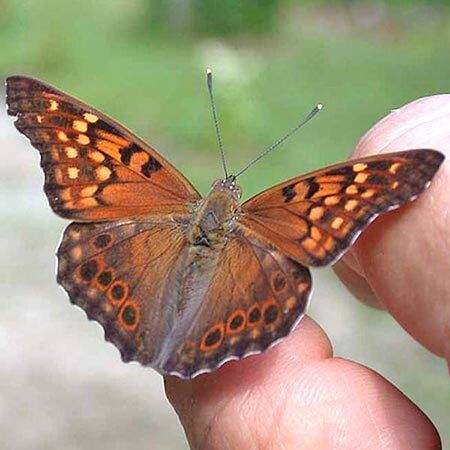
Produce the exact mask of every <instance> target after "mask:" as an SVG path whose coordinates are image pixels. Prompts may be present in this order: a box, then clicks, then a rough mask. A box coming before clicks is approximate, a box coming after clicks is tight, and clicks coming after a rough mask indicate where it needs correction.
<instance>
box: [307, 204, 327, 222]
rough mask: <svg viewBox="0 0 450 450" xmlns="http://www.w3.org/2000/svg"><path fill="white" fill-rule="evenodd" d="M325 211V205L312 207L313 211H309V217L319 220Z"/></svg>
mask: <svg viewBox="0 0 450 450" xmlns="http://www.w3.org/2000/svg"><path fill="white" fill-rule="evenodd" d="M324 212H325V209H324V208H323V206H315V207H314V208H311V211H310V212H309V218H310V219H311V220H319V219H320V218H322V216H323V213H324Z"/></svg>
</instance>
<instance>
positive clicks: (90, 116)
mask: <svg viewBox="0 0 450 450" xmlns="http://www.w3.org/2000/svg"><path fill="white" fill-rule="evenodd" d="M83 118H84V120H86V121H87V122H89V123H95V122H97V121H98V117H97V116H96V115H95V114H92V113H84V114H83Z"/></svg>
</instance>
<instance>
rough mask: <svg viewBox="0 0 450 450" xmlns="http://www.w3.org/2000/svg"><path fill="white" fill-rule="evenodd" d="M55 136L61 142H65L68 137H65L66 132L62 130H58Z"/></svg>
mask: <svg viewBox="0 0 450 450" xmlns="http://www.w3.org/2000/svg"><path fill="white" fill-rule="evenodd" d="M57 136H58V139H59V140H60V141H61V142H67V141H68V140H69V138H68V137H67V134H66V133H64V131H58V134H57Z"/></svg>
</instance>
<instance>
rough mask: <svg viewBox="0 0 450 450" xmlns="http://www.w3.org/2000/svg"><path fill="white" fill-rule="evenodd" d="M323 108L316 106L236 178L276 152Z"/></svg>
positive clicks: (319, 105) (320, 105)
mask: <svg viewBox="0 0 450 450" xmlns="http://www.w3.org/2000/svg"><path fill="white" fill-rule="evenodd" d="M322 108H323V105H322V104H320V103H319V104H318V105H316V106H315V107H314V108H313V109H312V110H311V111H310V113H309V114H308V115H307V116H306V117H305V118H304V119H303V120H302V121H301V122H300V123H299V124H297V125H296V126H295V127H294V128H292V130H291V131H289V132H288V133H287V134H286V135H284V136H283V137H282V138H281V139H278V141H275V142H274V143H273V144H272V145H269V146H268V147H267V148H265V149H264V150H263V151H262V152H261V153H260V154H259V155H258V156H257V157H256V158H255V159H252V160H251V161H250V162H249V163H248V164H247V165H246V166H245V167H243V168H242V169H241V170H240V171H239V172H238V173H237V174H236V175H235V178H237V177H238V176H240V175H242V174H243V173H244V172H245V171H246V170H247V169H248V168H250V167H251V166H253V164H255V163H257V162H258V161H259V160H260V159H262V158H264V156H266V155H267V154H268V153H270V152H271V151H272V150H275V149H276V148H277V147H278V146H279V145H281V144H282V143H283V142H284V141H285V140H287V139H289V138H290V137H291V136H292V135H293V134H294V133H296V132H297V131H298V130H299V129H300V128H301V127H302V126H303V125H305V124H306V123H307V122H309V121H310V120H311V119H312V118H313V117H314V116H315V115H316V114H317V113H318V112H319V111H320V110H321V109H322Z"/></svg>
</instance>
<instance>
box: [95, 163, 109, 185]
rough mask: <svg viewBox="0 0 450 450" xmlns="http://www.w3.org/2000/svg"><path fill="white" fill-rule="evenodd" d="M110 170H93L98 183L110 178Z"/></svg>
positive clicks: (104, 168)
mask: <svg viewBox="0 0 450 450" xmlns="http://www.w3.org/2000/svg"><path fill="white" fill-rule="evenodd" d="M111 173H112V172H111V169H109V168H108V167H106V166H98V167H97V168H96V169H95V175H96V176H97V178H98V179H99V180H100V181H106V180H107V179H108V178H109V177H110V176H111Z"/></svg>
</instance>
